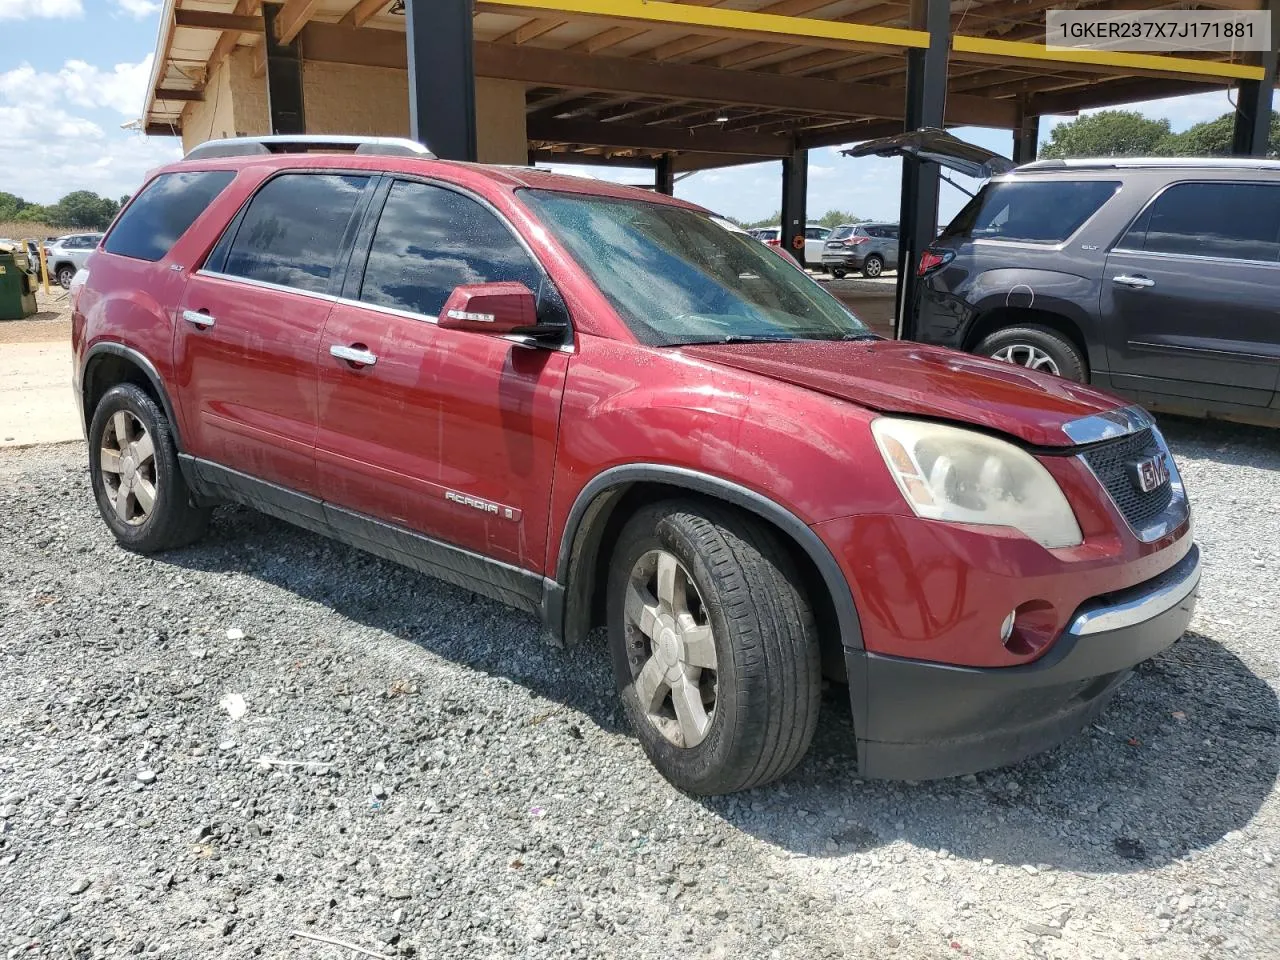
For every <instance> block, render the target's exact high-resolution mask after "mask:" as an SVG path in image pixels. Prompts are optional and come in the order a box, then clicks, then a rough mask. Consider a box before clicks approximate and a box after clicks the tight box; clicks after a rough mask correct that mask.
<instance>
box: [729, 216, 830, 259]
mask: <svg viewBox="0 0 1280 960" xmlns="http://www.w3.org/2000/svg"><path fill="white" fill-rule="evenodd" d="M748 232H750V233H751V235H752V236H753V237H755V238H756V239H757V240H759V241H760V242H761V243H764V244H767V245H768V246H770V247H781V246H782V227H781V226H776V227H757V228H755V229H754V230H751V231H748ZM830 234H831V228H830V227H824V226H823V225H822V224H820V223H811V224H809V225H808V226H807V227H805V230H804V256H803V258H802V257H801V255H800V251H799V250H788V251H787V253H789V254H791V256H792V257H793V258H795V260H796V261H798V262H799V263H800V265H801V266H803V267H817V266H818V265H819V264H820V263H822V248H823V244H824V243H825V242H826V239H827V237H828V236H829V235H830Z"/></svg>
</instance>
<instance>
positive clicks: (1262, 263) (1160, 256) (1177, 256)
mask: <svg viewBox="0 0 1280 960" xmlns="http://www.w3.org/2000/svg"><path fill="white" fill-rule="evenodd" d="M1215 182H1218V183H1228V182H1230V181H1227V180H1219V181H1215ZM1141 215H1142V214H1141V213H1139V214H1138V216H1141ZM1135 219H1136V218H1135ZM1111 252H1112V253H1124V254H1128V255H1129V256H1131V257H1151V258H1152V259H1153V260H1196V261H1201V262H1208V263H1246V264H1251V265H1253V266H1258V267H1276V266H1280V264H1278V263H1277V262H1276V261H1275V260H1252V259H1250V258H1248V257H1209V256H1205V255H1204V254H1202V253H1168V252H1166V251H1163V250H1134V249H1133V248H1132V247H1113V248H1112V249H1111Z"/></svg>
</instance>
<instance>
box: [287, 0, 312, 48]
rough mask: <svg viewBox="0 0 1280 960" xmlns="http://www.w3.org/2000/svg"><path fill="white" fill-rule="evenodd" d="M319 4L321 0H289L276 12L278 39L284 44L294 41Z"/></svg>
mask: <svg viewBox="0 0 1280 960" xmlns="http://www.w3.org/2000/svg"><path fill="white" fill-rule="evenodd" d="M319 6H320V0H287V2H286V3H285V5H284V6H283V7H281V8H280V12H279V13H278V14H276V40H277V41H278V42H280V43H282V44H289V43H292V42H293V38H294V37H296V36H297V35H298V34H299V33H301V32H302V28H303V27H305V26H306V25H307V21H309V20H310V19H311V18H312V17H313V16H315V12H316V10H317V8H319Z"/></svg>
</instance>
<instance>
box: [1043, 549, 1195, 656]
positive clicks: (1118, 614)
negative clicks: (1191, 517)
mask: <svg viewBox="0 0 1280 960" xmlns="http://www.w3.org/2000/svg"><path fill="white" fill-rule="evenodd" d="M1191 550H1192V551H1193V554H1189V555H1188V556H1193V559H1192V562H1191V564H1190V569H1189V570H1188V571H1187V572H1186V573H1185V574H1184V575H1183V576H1181V577H1179V578H1178V579H1177V580H1175V581H1173V582H1172V583H1166V584H1163V585H1161V586H1159V587H1157V588H1156V589H1154V590H1150V591H1148V592H1145V593H1139V594H1138V595H1137V596H1132V597H1130V598H1128V599H1125V600H1121V601H1119V602H1118V603H1108V604H1101V605H1098V606H1095V607H1092V608H1091V609H1088V610H1085V611H1084V612H1083V613H1081V614H1080V615H1079V616H1077V617H1076V618H1075V620H1073V621H1072V622H1071V626H1070V627H1069V628H1068V631H1067V632H1068V633H1071V634H1074V635H1075V636H1077V637H1087V636H1089V635H1090V634H1094V633H1106V632H1107V631H1109V630H1122V629H1124V628H1125V627H1133V626H1137V625H1138V624H1140V623H1145V622H1146V621H1147V620H1151V619H1153V618H1155V617H1158V616H1160V614H1162V613H1167V612H1168V611H1170V610H1172V609H1173V608H1174V607H1176V606H1178V604H1180V603H1182V601H1184V600H1185V599H1186V598H1187V597H1189V596H1190V595H1191V594H1192V593H1193V592H1194V591H1195V589H1196V587H1198V586H1199V585H1200V548H1199V547H1197V546H1195V545H1194V544H1193V545H1192V547H1191ZM1182 562H1185V561H1179V563H1182ZM1141 589H1142V584H1138V586H1137V587H1134V588H1132V590H1128V591H1125V593H1133V592H1134V591H1135V590H1141Z"/></svg>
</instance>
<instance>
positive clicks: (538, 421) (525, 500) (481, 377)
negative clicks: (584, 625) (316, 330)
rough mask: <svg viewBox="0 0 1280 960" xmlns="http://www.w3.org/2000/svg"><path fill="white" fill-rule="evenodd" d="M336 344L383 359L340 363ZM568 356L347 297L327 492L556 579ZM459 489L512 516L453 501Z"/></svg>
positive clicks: (330, 413) (325, 432)
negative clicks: (550, 512)
mask: <svg viewBox="0 0 1280 960" xmlns="http://www.w3.org/2000/svg"><path fill="white" fill-rule="evenodd" d="M334 344H338V345H343V346H350V345H352V344H361V345H362V346H361V349H368V350H369V351H371V352H372V353H373V354H375V355H376V356H377V363H376V364H374V365H373V366H371V367H359V368H355V367H353V366H352V365H351V364H349V363H348V362H346V361H345V360H339V359H337V358H335V357H332V356H330V355H329V352H328V351H329V347H330V346H331V345H334ZM568 361H569V355H568V354H566V353H561V352H558V351H547V350H532V349H529V348H527V347H522V346H519V345H517V344H514V343H511V342H510V341H507V340H504V339H502V338H501V337H496V336H487V335H484V334H477V333H471V332H467V331H460V330H449V329H446V328H442V327H440V326H438V325H437V324H435V323H432V322H430V321H428V320H425V319H422V318H418V317H409V316H399V315H396V314H393V313H390V312H386V311H380V310H373V309H368V308H365V307H357V306H354V305H351V304H346V303H339V304H338V305H337V306H336V307H335V308H334V311H333V314H332V316H331V317H330V318H329V323H328V325H327V326H326V328H325V331H324V338H323V344H322V349H321V355H320V363H319V397H320V408H319V435H318V437H317V441H316V456H317V460H318V470H319V481H320V492H321V495H322V496H323V497H324V499H326V500H329V501H331V502H333V503H337V504H339V505H341V506H345V507H348V508H350V509H352V510H357V511H359V512H361V513H366V514H369V515H371V516H374V517H378V518H379V519H383V520H388V521H390V522H392V523H397V524H400V525H402V526H405V527H409V528H410V529H413V530H418V531H421V532H423V533H426V534H428V535H430V536H434V537H437V538H439V539H442V540H445V541H447V542H449V543H452V544H455V545H457V546H461V547H465V548H466V549H469V550H473V551H475V552H477V553H481V554H485V555H487V556H491V557H493V558H495V559H498V560H502V561H503V562H505V563H511V564H517V565H520V566H523V567H525V568H527V569H530V570H533V571H535V572H539V573H540V572H542V564H543V557H544V555H545V552H546V541H547V504H548V502H549V500H550V497H551V481H552V476H553V473H554V467H555V452H556V432H557V429H558V426H559V422H560V400H561V394H562V392H563V389H564V380H565V371H566V368H567V366H568ZM449 491H454V492H455V493H458V494H464V495H466V496H468V497H472V498H476V499H478V500H482V501H486V502H488V503H491V504H493V505H495V506H496V507H497V508H498V511H497V512H496V513H491V512H486V511H484V510H482V509H478V508H476V507H473V506H469V505H467V504H465V503H460V502H458V501H456V500H447V499H446V498H445V495H446V493H448V492H449ZM508 508H509V509H510V510H511V511H513V516H512V517H508V516H507V509H508Z"/></svg>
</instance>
